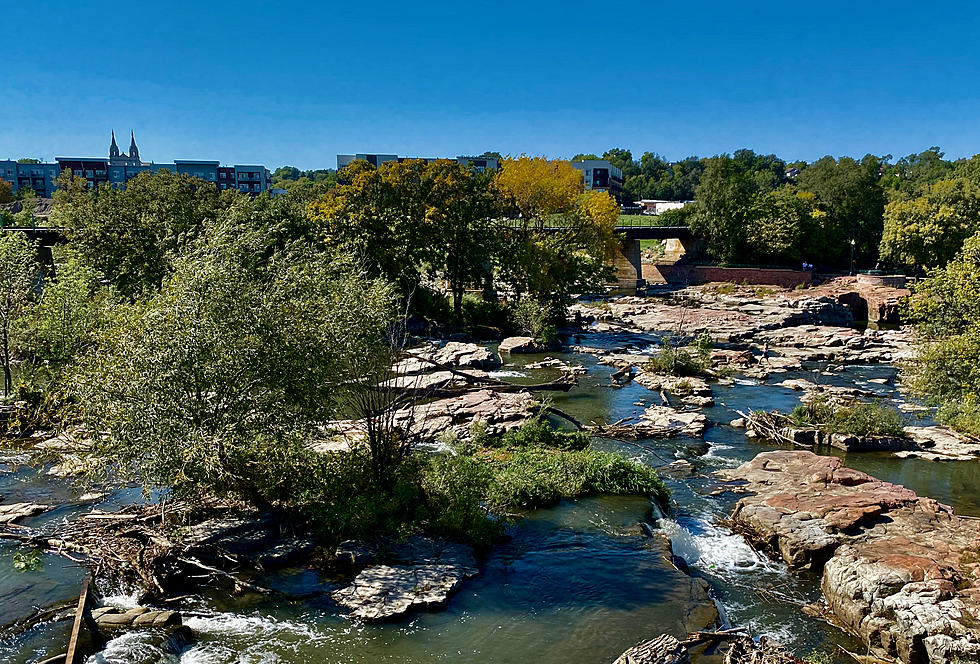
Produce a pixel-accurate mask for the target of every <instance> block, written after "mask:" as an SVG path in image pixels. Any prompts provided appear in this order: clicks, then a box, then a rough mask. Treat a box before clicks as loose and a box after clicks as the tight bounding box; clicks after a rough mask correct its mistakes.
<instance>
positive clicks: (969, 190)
mask: <svg viewBox="0 0 980 664" xmlns="http://www.w3.org/2000/svg"><path fill="white" fill-rule="evenodd" d="M977 231H980V187H978V186H977V185H975V184H973V183H972V182H970V181H969V180H966V179H957V180H940V181H939V182H937V183H936V184H933V185H927V186H926V187H925V189H924V190H923V192H922V195H921V196H919V197H917V198H912V199H908V200H899V201H893V202H891V203H889V204H888V206H887V207H886V208H885V221H884V233H883V235H882V238H881V257H882V258H883V259H885V260H887V261H890V262H893V263H895V264H898V265H905V266H908V267H913V268H920V269H921V268H931V267H937V266H941V265H945V264H946V263H947V262H949V261H950V260H951V259H952V258H953V256H955V255H956V252H958V251H959V250H960V248H961V247H962V246H963V242H964V240H966V239H967V238H968V237H971V236H973V235H974V234H976V232H977Z"/></svg>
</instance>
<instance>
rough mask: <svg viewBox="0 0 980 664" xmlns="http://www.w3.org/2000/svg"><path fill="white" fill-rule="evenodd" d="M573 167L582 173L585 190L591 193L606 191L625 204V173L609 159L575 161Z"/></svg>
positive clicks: (618, 201)
mask: <svg viewBox="0 0 980 664" xmlns="http://www.w3.org/2000/svg"><path fill="white" fill-rule="evenodd" d="M572 167H573V168H577V169H578V170H580V171H582V176H583V177H584V178H585V188H586V189H587V190H590V191H606V192H609V194H610V195H611V196H612V197H613V198H615V199H616V202H617V203H622V202H623V200H622V199H623V171H622V170H620V169H619V168H618V167H616V166H613V165H612V163H610V162H609V160H607V159H584V160H582V161H573V162H572Z"/></svg>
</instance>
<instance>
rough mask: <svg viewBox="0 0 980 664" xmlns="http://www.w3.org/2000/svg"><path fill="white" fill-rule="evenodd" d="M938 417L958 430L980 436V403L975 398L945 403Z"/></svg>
mask: <svg viewBox="0 0 980 664" xmlns="http://www.w3.org/2000/svg"><path fill="white" fill-rule="evenodd" d="M936 419H937V420H939V421H940V422H942V423H943V424H945V425H947V426H950V427H952V428H954V429H956V430H957V431H962V432H963V433H967V434H970V435H972V436H980V405H978V404H977V403H976V402H975V401H973V400H965V401H961V402H947V403H945V404H943V405H942V406H940V407H939V411H938V412H937V413H936Z"/></svg>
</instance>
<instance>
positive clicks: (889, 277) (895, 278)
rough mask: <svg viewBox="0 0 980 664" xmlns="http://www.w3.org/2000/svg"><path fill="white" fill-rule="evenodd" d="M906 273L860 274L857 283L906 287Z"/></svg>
mask: <svg viewBox="0 0 980 664" xmlns="http://www.w3.org/2000/svg"><path fill="white" fill-rule="evenodd" d="M905 282H906V279H905V275H904V274H858V275H857V283H858V284H860V285H862V286H887V287H888V288H905Z"/></svg>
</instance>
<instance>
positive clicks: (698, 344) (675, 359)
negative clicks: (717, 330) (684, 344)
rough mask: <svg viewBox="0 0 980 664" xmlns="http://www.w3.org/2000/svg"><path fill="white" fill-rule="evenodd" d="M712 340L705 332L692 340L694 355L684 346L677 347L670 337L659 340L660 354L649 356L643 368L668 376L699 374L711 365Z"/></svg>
mask: <svg viewBox="0 0 980 664" xmlns="http://www.w3.org/2000/svg"><path fill="white" fill-rule="evenodd" d="M713 347H714V342H713V341H712V339H711V336H710V335H708V334H705V333H702V334H700V335H698V337H697V338H696V339H695V340H694V352H695V354H694V355H691V352H690V351H689V350H688V349H686V348H677V347H676V346H675V345H674V340H673V339H672V338H671V337H664V339H663V340H662V341H661V342H660V354H659V355H657V356H655V357H652V358H650V360H649V361H647V363H646V364H645V365H644V367H643V369H644V370H645V371H649V372H651V373H660V374H667V375H670V376H700V375H702V374H703V373H704V372H705V370H707V369H708V368H710V367H711V349H712V348H713Z"/></svg>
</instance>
